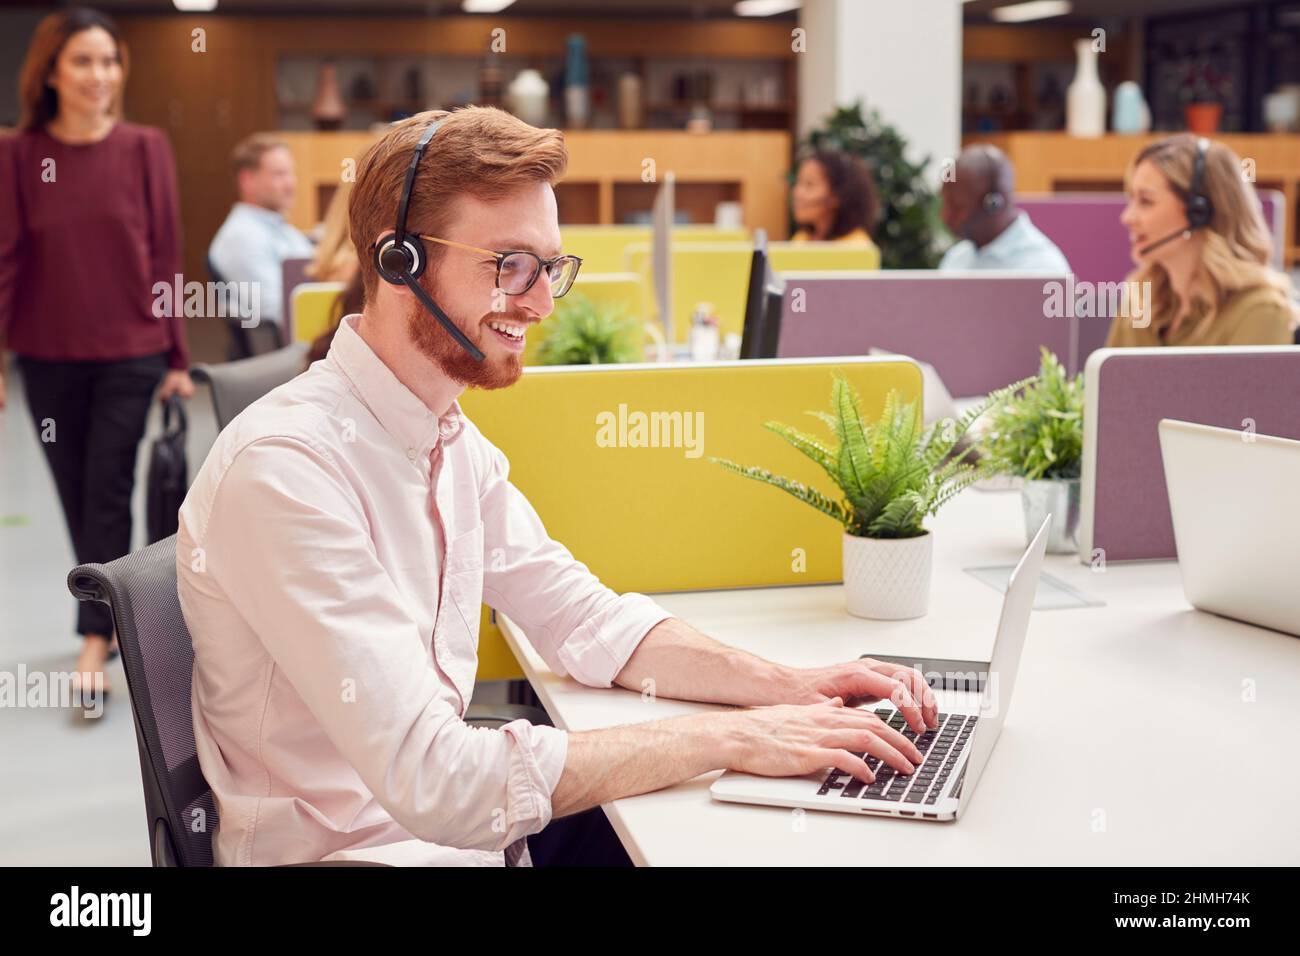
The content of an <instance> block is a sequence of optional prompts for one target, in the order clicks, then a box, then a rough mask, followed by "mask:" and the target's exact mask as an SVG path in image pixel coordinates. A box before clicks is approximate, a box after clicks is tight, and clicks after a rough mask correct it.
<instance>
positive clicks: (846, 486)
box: [709, 374, 1024, 620]
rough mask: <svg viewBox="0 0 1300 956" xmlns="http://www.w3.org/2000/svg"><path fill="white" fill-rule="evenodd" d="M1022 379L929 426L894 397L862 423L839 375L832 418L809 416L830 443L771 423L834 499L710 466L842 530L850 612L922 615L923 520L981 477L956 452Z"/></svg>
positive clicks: (773, 478) (926, 576) (756, 472)
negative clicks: (823, 479) (816, 469)
mask: <svg viewBox="0 0 1300 956" xmlns="http://www.w3.org/2000/svg"><path fill="white" fill-rule="evenodd" d="M1023 384H1024V383H1023V382H1021V383H1017V385H1013V386H1010V387H1008V388H1006V389H1003V390H1001V391H999V392H995V393H993V394H992V395H990V396H989V398H988V400H987V401H986V402H984V403H982V404H981V405H979V406H978V407H976V408H973V409H971V410H970V411H968V412H967V413H966V414H965V415H963V416H962V418H961V419H960V420H959V421H954V420H953V419H943V420H941V421H938V422H935V423H934V424H933V425H930V426H929V427H923V425H922V422H921V416H920V411H919V404H920V403H919V401H912V402H904V401H903V400H902V399H901V398H900V397H899V394H898V392H896V391H891V392H890V393H889V395H888V396H887V397H886V399H885V407H884V410H883V411H882V412H881V415H880V417H879V418H878V419H876V420H875V421H874V422H867V421H865V420H864V419H863V417H862V410H861V402H860V400H859V398H858V395H857V392H856V391H854V389H853V386H852V385H850V384H849V382H848V381H847V380H846V379H845V378H844V377H843V376H842V375H839V374H837V375H836V376H835V378H834V383H833V385H832V388H831V412H830V413H829V414H828V413H826V412H809V413H808V414H810V415H813V416H814V417H816V418H818V419H820V420H821V421H822V422H823V423H824V424H825V425H826V426H827V427H828V428H829V429H830V432H831V435H832V440H831V441H829V442H824V441H822V440H821V439H819V438H816V437H814V436H812V435H808V434H805V433H803V432H801V431H798V430H797V429H794V428H791V427H790V426H789V425H783V424H781V423H780V422H766V423H765V424H764V427H765V428H768V429H770V430H772V431H774V432H776V434H778V435H780V436H781V437H782V438H784V439H785V440H786V441H788V442H789V443H790V444H791V445H793V446H794V447H795V448H796V449H797V450H798V451H799V452H801V453H802V454H804V455H806V456H807V457H808V458H810V459H812V460H813V461H815V462H816V463H817V464H818V465H820V466H821V468H822V469H823V470H824V471H825V472H826V473H827V474H828V475H829V476H830V477H831V480H832V481H834V482H835V484H836V486H837V487H838V488H839V490H840V493H841V495H842V497H841V498H839V499H836V498H834V497H832V496H829V495H825V494H823V493H822V492H820V491H818V490H817V489H815V488H810V487H808V486H807V485H805V484H803V483H801V482H798V481H795V480H793V479H791V478H786V477H783V476H780V475H774V474H772V473H771V472H770V471H768V470H767V469H765V468H753V467H745V466H743V465H738V464H736V463H735V462H731V461H727V460H726V459H722V458H710V459H709V460H710V461H712V462H715V463H717V464H719V465H722V466H723V467H724V468H728V469H730V470H731V471H734V472H736V473H737V474H739V475H743V476H744V477H746V478H752V479H754V480H755V481H762V482H765V483H767V484H769V485H775V486H776V487H777V488H780V489H781V490H782V491H785V492H787V493H789V494H791V495H793V496H794V497H796V498H798V499H799V500H800V501H802V502H804V503H806V504H809V505H811V506H812V507H814V508H816V509H817V510H818V511H820V512H822V513H823V514H826V515H829V516H830V517H832V518H834V519H835V520H836V521H838V522H840V524H842V525H843V526H844V538H843V548H844V596H845V600H846V603H847V605H848V610H849V613H850V614H854V615H857V616H858V617H869V618H877V619H881V620H901V619H904V618H912V617H920V616H921V615H923V614H925V612H926V610H927V608H928V606H929V601H930V566H931V562H932V555H933V536H932V535H931V534H930V532H929V531H927V530H926V529H925V527H924V526H923V522H924V521H925V519H926V517H928V516H930V515H933V514H934V513H935V512H937V511H938V510H939V508H940V507H941V506H942V505H943V504H944V503H945V502H947V501H948V500H949V499H951V498H952V497H953V495H955V494H957V492H959V491H961V490H962V489H963V488H965V487H966V486H967V485H970V484H971V483H972V482H974V481H975V480H977V479H978V478H981V477H983V476H984V474H985V470H984V469H983V468H982V467H977V466H976V465H973V464H972V463H971V462H970V461H969V460H968V456H969V455H970V454H972V453H973V452H974V448H967V449H966V450H965V451H962V452H960V453H958V454H956V455H953V454H952V452H953V449H954V447H955V446H956V445H957V443H958V442H959V441H960V440H961V438H962V436H963V435H965V433H966V430H967V429H968V428H970V426H971V423H972V422H974V421H975V419H976V418H978V417H979V416H980V415H982V414H983V413H984V412H985V411H986V410H987V409H988V408H989V407H990V406H992V405H994V404H997V403H1000V402H1001V401H1003V400H1005V399H1006V398H1007V396H1008V395H1009V394H1010V393H1011V391H1012V390H1013V389H1015V388H1017V387H1019V386H1020V385H1023Z"/></svg>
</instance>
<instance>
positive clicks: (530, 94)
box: [506, 69, 551, 126]
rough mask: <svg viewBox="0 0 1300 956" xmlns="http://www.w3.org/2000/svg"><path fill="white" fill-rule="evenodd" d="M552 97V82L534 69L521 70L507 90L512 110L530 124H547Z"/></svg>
mask: <svg viewBox="0 0 1300 956" xmlns="http://www.w3.org/2000/svg"><path fill="white" fill-rule="evenodd" d="M550 97H551V87H550V84H549V83H547V82H546V80H545V79H543V78H542V74H540V73H538V72H537V71H536V70H533V69H528V70H520V71H519V75H518V76H516V77H515V78H514V81H513V82H512V83H511V84H510V88H509V89H508V90H507V91H506V99H507V100H508V102H509V104H510V111H511V112H512V113H514V114H515V115H516V116H518V117H519V118H520V119H521V120H523V121H524V122H525V123H527V124H528V125H529V126H544V125H545V124H546V108H547V105H548V104H549V102H550Z"/></svg>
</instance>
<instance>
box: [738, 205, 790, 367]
mask: <svg viewBox="0 0 1300 956" xmlns="http://www.w3.org/2000/svg"><path fill="white" fill-rule="evenodd" d="M784 302H785V280H783V279H782V278H781V277H780V276H778V275H777V274H776V273H775V272H773V271H772V262H771V259H770V258H769V256H768V254H767V233H766V231H764V230H762V229H755V230H754V258H753V260H752V262H751V264H750V268H749V291H748V293H747V295H746V296H745V327H744V333H743V335H742V336H741V340H740V357H741V358H743V359H759V358H776V348H777V342H778V340H779V339H780V337H781V316H782V308H783V304H784Z"/></svg>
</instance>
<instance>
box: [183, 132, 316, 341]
mask: <svg viewBox="0 0 1300 956" xmlns="http://www.w3.org/2000/svg"><path fill="white" fill-rule="evenodd" d="M231 159H232V162H233V164H234V167H235V181H236V184H237V187H238V193H239V200H238V201H237V202H236V203H235V205H234V206H233V207H232V208H231V210H230V214H229V215H228V216H226V221H225V222H223V223H222V224H221V228H220V229H218V230H217V234H216V236H215V237H213V239H212V245H211V246H209V247H208V262H209V264H210V265H211V267H212V269H213V270H215V272H216V273H217V277H219V278H220V280H221V281H223V282H255V283H257V284H258V289H259V294H258V302H259V306H260V312H261V315H260V319H261V321H268V320H269V321H271V322H275V323H283V321H284V318H285V317H284V316H283V315H281V312H282V311H283V308H282V306H281V277H280V265H281V263H282V262H283V261H284V260H285V259H292V258H301V257H306V256H310V255H311V254H312V244H311V241H310V240H309V239H308V238H307V237H306V236H305V235H303V234H302V233H301V232H299V231H298V230H297V229H295V228H294V227H293V226H291V225H290V224H289V223H288V222H286V221H285V218H284V214H285V213H286V212H287V211H288V210H289V208H290V207H291V206H292V205H293V195H294V192H295V190H296V189H297V185H298V181H297V177H296V175H295V174H294V162H293V154H292V153H291V152H289V147H288V146H287V145H286V144H285V142H284V141H283V140H281V139H279V138H277V137H276V136H274V135H272V134H270V133H254V134H253V135H252V136H249V137H248V138H247V139H245V140H243V141H242V142H241V143H240V144H239V145H238V146H236V147H235V151H234V154H233V155H232V157H231Z"/></svg>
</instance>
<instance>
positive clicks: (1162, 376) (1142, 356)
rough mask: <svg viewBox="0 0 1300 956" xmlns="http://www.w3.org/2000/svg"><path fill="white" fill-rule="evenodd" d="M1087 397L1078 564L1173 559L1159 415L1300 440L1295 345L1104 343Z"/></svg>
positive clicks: (1090, 372) (1089, 373)
mask: <svg viewBox="0 0 1300 956" xmlns="http://www.w3.org/2000/svg"><path fill="white" fill-rule="evenodd" d="M1084 400H1085V403H1086V408H1085V412H1084V424H1083V479H1082V489H1081V492H1082V493H1081V502H1080V518H1079V558H1080V560H1081V561H1083V563H1085V564H1087V563H1090V562H1092V560H1093V558H1094V551H1097V550H1098V549H1100V550H1101V551H1102V552H1104V557H1105V560H1106V561H1107V562H1111V561H1143V560H1159V559H1164V558H1174V557H1177V552H1176V550H1175V548H1174V529H1173V523H1172V519H1171V518H1170V515H1169V496H1168V493H1167V491H1166V489H1165V469H1164V464H1163V461H1162V459H1161V456H1160V436H1159V433H1158V430H1157V425H1158V424H1159V422H1160V419H1162V418H1175V419H1178V420H1180V421H1186V422H1197V423H1199V424H1202V425H1217V426H1218V427H1220V428H1232V429H1236V430H1237V431H1241V432H1243V436H1244V435H1245V434H1246V432H1247V430H1248V429H1250V430H1253V431H1254V432H1256V433H1260V434H1265V435H1277V436H1279V437H1281V438H1291V439H1297V440H1300V346H1293V345H1275V346H1266V345H1261V346H1231V347H1215V348H1211V347H1203V348H1140V349H1101V350H1099V351H1097V352H1094V353H1093V354H1092V355H1091V356H1090V357H1089V358H1088V363H1087V366H1086V369H1085V372H1084ZM1242 440H1243V441H1245V440H1246V438H1245V437H1243V439H1242ZM1242 493H1246V494H1248V493H1249V489H1241V488H1235V489H1234V488H1225V489H1224V494H1242Z"/></svg>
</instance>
